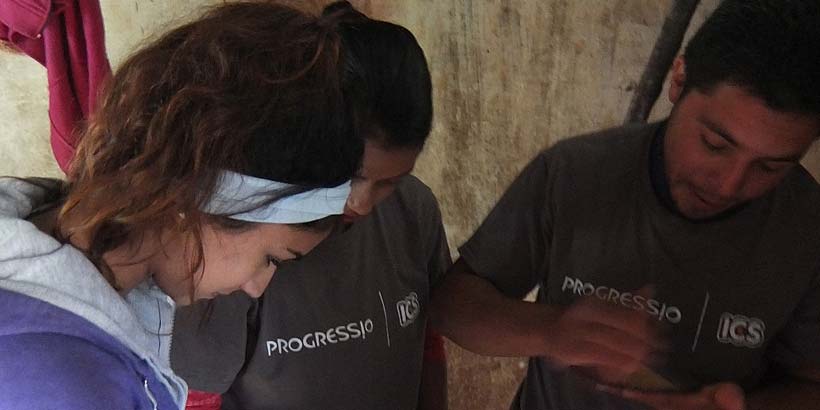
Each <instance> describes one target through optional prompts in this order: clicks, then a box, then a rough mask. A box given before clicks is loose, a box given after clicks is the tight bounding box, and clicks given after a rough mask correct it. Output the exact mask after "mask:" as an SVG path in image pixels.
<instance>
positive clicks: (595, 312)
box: [544, 289, 664, 384]
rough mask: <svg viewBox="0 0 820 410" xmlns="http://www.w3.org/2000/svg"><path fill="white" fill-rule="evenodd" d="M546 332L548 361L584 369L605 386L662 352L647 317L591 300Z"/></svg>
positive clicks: (567, 312) (576, 305) (559, 318)
mask: <svg viewBox="0 0 820 410" xmlns="http://www.w3.org/2000/svg"><path fill="white" fill-rule="evenodd" d="M639 293H643V294H647V295H648V294H649V293H651V292H650V291H648V290H646V289H643V290H641V291H639ZM546 330H547V332H545V334H544V343H545V345H546V346H547V354H546V357H547V359H548V360H550V361H551V362H552V363H554V364H556V365H557V366H559V367H580V368H583V370H582V371H584V372H585V373H588V374H590V375H591V376H592V377H594V378H595V379H597V380H598V381H600V382H604V383H609V384H619V383H620V382H622V381H624V380H626V379H627V377H628V376H629V375H631V374H632V373H634V372H636V371H638V369H641V368H642V367H644V366H646V365H647V364H648V363H649V362H651V361H652V359H653V357H654V355H653V353H657V352H659V351H661V350H663V348H664V345H663V343H661V342H660V341H659V338H658V335H657V333H658V332H657V329H656V325H655V323H654V321H653V320H652V319H651V318H650V317H649V316H648V315H647V314H645V313H644V312H640V311H637V310H633V309H628V308H625V307H622V306H620V305H615V304H612V303H606V302H603V301H600V300H598V299H596V298H593V297H585V298H583V299H580V300H578V301H577V302H575V303H574V304H573V305H571V306H569V307H568V308H567V309H566V310H564V311H563V312H562V313H561V314H560V315H558V316H557V319H556V320H555V322H554V323H553V324H551V325H549V326H547V327H546Z"/></svg>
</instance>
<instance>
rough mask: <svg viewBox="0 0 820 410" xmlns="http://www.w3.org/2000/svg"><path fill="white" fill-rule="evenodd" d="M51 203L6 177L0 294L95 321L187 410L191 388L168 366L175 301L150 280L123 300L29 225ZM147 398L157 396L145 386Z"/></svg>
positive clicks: (0, 188)
mask: <svg viewBox="0 0 820 410" xmlns="http://www.w3.org/2000/svg"><path fill="white" fill-rule="evenodd" d="M45 200H46V190H45V189H43V188H41V187H39V186H37V185H34V184H31V183H29V182H26V181H22V180H18V179H14V178H0V289H5V290H9V291H13V292H16V293H19V294H22V295H25V296H28V297H31V298H34V299H39V300H41V301H44V302H47V303H49V304H51V305H53V306H56V307H58V308H61V309H64V310H66V311H69V312H72V313H74V314H75V315H77V316H80V317H82V318H84V319H85V320H87V321H89V322H91V323H93V324H94V325H96V326H97V327H99V328H100V329H102V330H103V331H105V332H106V333H108V334H109V335H111V336H112V337H114V338H115V339H116V340H118V341H119V342H120V343H122V344H123V345H124V346H125V347H127V348H128V349H130V350H131V351H132V352H133V353H134V354H135V355H136V356H137V357H139V358H140V359H142V360H143V361H144V362H145V363H147V364H148V365H149V366H150V368H151V369H153V371H154V372H155V373H156V378H157V379H158V380H159V381H160V382H161V384H162V385H164V386H165V387H166V388H167V389H168V392H169V393H170V395H171V397H172V398H173V401H174V402H175V403H176V404H177V405H178V408H179V409H184V407H185V400H186V396H187V386H186V384H185V382H184V381H183V380H182V379H181V378H179V377H177V376H176V375H174V373H173V371H172V370H171V368H170V361H169V352H170V343H171V330H172V327H173V317H174V308H175V304H174V301H173V300H172V299H171V298H170V297H169V296H168V295H166V294H165V293H163V292H162V290H160V289H159V288H158V287H157V286H156V285H155V284H154V283H153V282H152V281H147V282H144V283H142V284H140V285H139V286H138V287H136V288H135V289H133V290H132V291H131V292H129V293H128V294H127V295H126V296H125V297H124V298H123V297H122V296H120V295H119V294H118V293H117V292H116V291H115V290H114V289H113V288H112V287H111V286H110V285H109V284H108V282H106V280H105V279H104V278H103V276H102V274H101V273H100V272H99V270H97V268H96V267H95V266H94V265H93V264H92V263H91V262H90V261H89V260H88V259H87V258H86V257H85V256H84V255H83V253H82V252H80V251H79V250H77V249H76V248H74V247H72V246H71V245H66V244H61V243H59V242H58V241H57V240H55V239H54V238H52V237H51V236H49V235H47V234H45V233H43V232H41V231H40V230H39V229H37V227H35V226H34V225H33V224H32V223H30V222H28V221H26V220H25V218H27V217H28V216H29V215H30V214H31V213H32V211H33V210H35V209H37V207H39V206H41V205H43V203H44V202H45ZM145 393H146V394H147V395H148V396H152V392H151V391H150V390H149V389H148V384H147V382H146V388H145ZM151 401H152V402H153V401H154V399H153V397H151Z"/></svg>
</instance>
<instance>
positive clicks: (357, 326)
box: [266, 319, 374, 357]
mask: <svg viewBox="0 0 820 410" xmlns="http://www.w3.org/2000/svg"><path fill="white" fill-rule="evenodd" d="M373 326H374V325H373V320H371V319H365V320H360V321H358V322H350V323H348V324H346V325H341V326H336V327H332V328H330V329H327V330H319V331H315V332H310V333H307V334H305V335H303V336H299V337H291V338H289V339H276V340H268V341H267V343H266V346H267V349H268V357H270V356H273V355H274V353H275V354H278V355H283V354H288V353H298V352H301V351H302V350H310V349H316V348H319V347H323V346H327V345H329V344H331V345H333V344H337V343H344V342H349V341H354V340H357V339H361V340H362V341H364V340H365V339H367V335H369V334H370V333H373Z"/></svg>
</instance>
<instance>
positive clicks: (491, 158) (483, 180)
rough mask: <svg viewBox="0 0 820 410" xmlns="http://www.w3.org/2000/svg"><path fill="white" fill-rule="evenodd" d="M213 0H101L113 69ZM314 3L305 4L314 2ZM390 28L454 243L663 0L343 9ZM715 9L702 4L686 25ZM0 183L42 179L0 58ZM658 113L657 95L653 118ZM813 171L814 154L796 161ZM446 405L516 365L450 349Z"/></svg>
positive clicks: (561, 132) (471, 405)
mask: <svg viewBox="0 0 820 410" xmlns="http://www.w3.org/2000/svg"><path fill="white" fill-rule="evenodd" d="M218 2H219V1H217V0H173V1H171V0H166V1H161V0H128V1H126V0H103V1H102V2H101V3H102V9H103V14H104V18H105V24H106V35H107V45H108V52H109V57H110V59H111V62H112V65H113V66H114V67H116V66H117V64H118V63H119V62H120V61H122V59H123V58H124V57H125V56H126V55H127V53H128V52H129V50H131V49H132V48H133V47H135V46H136V45H137V44H139V43H140V42H142V41H144V39H145V38H146V37H148V36H150V35H152V34H154V33H156V32H158V31H162V30H163V29H164V28H167V27H169V26H172V25H173V24H174V23H176V22H181V21H184V20H186V19H187V18H190V16H191V15H195V14H197V12H198V10H200V8H201V7H202V6H203V5H208V4H215V3H218ZM324 2H326V1H325V0H316V1H315V2H312V3H315V4H321V3H324ZM352 2H353V3H354V4H356V5H357V6H359V7H360V8H361V9H362V10H363V11H365V12H367V13H370V14H371V15H373V16H375V17H377V18H382V19H386V20H391V21H394V22H397V23H399V24H403V25H405V26H406V27H408V28H409V29H410V30H411V31H413V32H414V33H415V34H416V36H417V38H418V39H419V42H420V43H421V44H422V46H423V47H424V49H425V50H426V53H427V57H428V60H429V62H430V68H431V71H432V75H433V81H434V87H435V104H436V119H435V128H434V131H433V134H432V136H431V138H430V141H429V143H428V146H427V149H426V151H425V153H424V154H423V155H422V157H421V160H420V161H419V163H418V166H417V168H416V174H417V175H418V176H419V177H421V178H422V179H423V180H424V181H425V182H427V184H429V185H430V186H431V187H432V188H433V190H434V191H435V193H436V194H437V195H438V198H439V200H440V202H441V207H442V211H443V215H444V222H445V225H446V228H447V230H448V236H449V240H450V243H451V245H452V247H453V250H454V251H455V247H456V246H457V245H459V244H461V243H462V242H463V241H464V240H465V239H466V238H467V237H468V236H469V234H470V233H471V232H472V231H473V230H474V229H475V228H476V227H477V226H478V224H479V223H480V221H481V219H482V218H483V217H484V216H485V215H486V214H487V212H488V211H489V209H490V208H491V207H492V205H493V204H494V203H495V201H496V200H497V199H498V197H499V196H500V195H501V193H502V192H503V190H504V188H505V187H506V186H507V185H508V184H509V182H510V181H511V180H512V179H513V178H514V177H515V175H516V174H517V173H518V171H519V170H520V169H521V168H522V167H523V166H524V164H526V162H527V161H528V160H529V159H530V158H532V157H533V156H534V155H535V154H536V153H537V152H538V151H539V150H540V149H542V148H544V147H546V146H548V145H550V144H551V143H553V142H555V141H558V140H559V139H562V138H566V137H568V136H571V135H574V134H577V133H581V132H586V131H592V130H595V129H599V128H603V127H608V126H614V125H617V124H619V123H620V122H621V121H622V119H623V117H624V115H625V112H626V109H627V105H628V101H629V98H630V97H631V95H632V90H633V87H634V86H635V84H636V82H637V80H638V78H639V76H640V73H641V71H642V69H643V66H644V64H645V62H646V60H647V58H648V56H649V53H650V51H651V48H652V45H653V43H654V40H655V38H656V36H657V34H658V32H659V31H660V27H661V24H662V23H663V18H664V16H665V15H666V12H667V11H668V9H669V7H670V6H671V4H672V2H673V0H612V1H600V0H477V1H473V0H352ZM717 2H718V1H717V0H703V1H702V2H701V3H702V4H701V7H700V9H699V10H698V12H697V13H696V15H695V18H694V22H693V25H694V26H697V25H699V24H700V23H701V22H702V21H703V18H704V16H705V15H708V13H709V12H710V11H711V10H713V9H714V7H715V5H716V4H717ZM0 72H3V73H5V75H3V76H2V77H0V90H2V98H0V122H2V124H3V125H2V127H0V174H12V175H52V176H58V175H60V174H59V170H58V169H57V167H56V166H55V165H54V163H53V161H52V159H51V152H50V147H49V145H48V130H49V128H48V116H47V114H46V110H47V95H46V80H45V72H44V70H43V69H42V68H41V67H40V66H39V65H37V64H36V63H34V62H33V61H32V60H30V59H28V58H27V57H24V56H17V55H12V54H9V53H7V52H0ZM668 110H669V104H668V103H666V100H665V97H662V99H661V102H660V103H659V104H658V106H656V109H655V112H654V113H653V117H654V118H662V117H663V116H665V114H666V113H667V112H668ZM805 162H806V164H807V166H808V167H809V168H810V169H811V170H812V171H813V172H815V174H817V171H818V170H820V153H818V152H817V150H813V152H812V153H811V154H810V156H809V158H807V160H806V161H805ZM448 348H449V352H450V359H449V367H450V396H451V400H450V402H451V408H452V409H456V410H460V409H484V408H486V409H503V408H507V406H508V405H509V400H510V399H511V397H512V396H513V394H514V392H515V387H516V386H517V383H518V381H519V380H520V377H521V375H522V372H523V370H522V369H523V366H524V363H525V362H524V361H523V360H522V359H518V358H510V359H496V358H481V357H478V356H475V355H472V354H470V353H468V352H465V351H463V350H461V349H458V348H457V347H456V346H454V345H449V346H448Z"/></svg>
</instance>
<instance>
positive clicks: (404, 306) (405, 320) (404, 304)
mask: <svg viewBox="0 0 820 410" xmlns="http://www.w3.org/2000/svg"><path fill="white" fill-rule="evenodd" d="M420 306H421V305H420V304H419V295H417V294H416V292H410V294H409V295H407V297H405V298H404V299H403V300H400V301H398V303H396V311H398V313H399V324H400V325H401V327H407V326H410V324H412V323H413V322H415V321H416V318H417V317H418V316H419V311H421V309H420Z"/></svg>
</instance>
